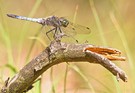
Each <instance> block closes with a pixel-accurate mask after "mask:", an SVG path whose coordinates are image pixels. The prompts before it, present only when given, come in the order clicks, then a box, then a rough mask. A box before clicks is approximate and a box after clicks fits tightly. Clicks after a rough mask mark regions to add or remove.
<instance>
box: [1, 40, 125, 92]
mask: <svg viewBox="0 0 135 93" xmlns="http://www.w3.org/2000/svg"><path fill="white" fill-rule="evenodd" d="M110 60H120V61H124V60H125V58H123V57H120V51H119V50H116V49H113V48H104V47H98V46H94V45H90V44H67V43H61V42H57V41H53V42H52V43H51V44H50V45H49V46H48V47H47V48H46V49H45V50H44V51H43V52H42V53H40V54H39V55H38V56H37V57H36V58H34V59H32V60H31V61H30V62H29V63H28V64H27V65H26V66H24V67H23V68H22V69H21V70H20V71H19V72H18V73H17V74H16V75H15V76H14V77H13V78H12V79H8V80H6V81H5V85H3V87H2V88H1V93H23V92H24V91H28V90H30V89H31V88H32V84H33V82H34V81H35V80H36V79H37V78H38V77H39V76H40V75H41V74H42V73H43V72H45V71H46V70H47V69H49V68H50V67H52V66H53V65H56V64H59V63H62V62H89V63H97V64H100V65H102V66H104V67H105V68H106V69H107V70H109V71H110V72H111V73H112V74H113V75H115V76H116V77H117V79H118V80H119V79H122V80H123V81H127V75H126V74H125V72H124V71H123V70H121V69H120V68H119V67H117V66H116V65H115V64H114V63H112V62H111V61H110ZM95 69H97V68H95Z"/></svg>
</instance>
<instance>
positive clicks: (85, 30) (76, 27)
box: [67, 22, 91, 34]
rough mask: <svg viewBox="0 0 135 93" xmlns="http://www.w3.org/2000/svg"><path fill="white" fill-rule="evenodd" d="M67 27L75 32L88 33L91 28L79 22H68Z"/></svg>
mask: <svg viewBox="0 0 135 93" xmlns="http://www.w3.org/2000/svg"><path fill="white" fill-rule="evenodd" d="M67 28H71V29H72V30H74V31H75V32H76V33H77V34H90V32H91V29H90V28H89V27H86V26H82V25H79V24H74V23H72V22H70V23H69V25H68V26H67Z"/></svg>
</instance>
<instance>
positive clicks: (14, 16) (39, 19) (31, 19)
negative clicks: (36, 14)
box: [7, 14, 45, 25]
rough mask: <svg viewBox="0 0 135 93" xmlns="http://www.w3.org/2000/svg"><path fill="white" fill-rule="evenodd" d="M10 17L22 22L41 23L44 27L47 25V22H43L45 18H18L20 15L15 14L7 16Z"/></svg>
mask: <svg viewBox="0 0 135 93" xmlns="http://www.w3.org/2000/svg"><path fill="white" fill-rule="evenodd" d="M7 16H8V17H11V18H16V19H20V20H26V21H31V22H37V23H40V24H42V25H45V22H43V18H29V17H25V16H18V15H14V14H7Z"/></svg>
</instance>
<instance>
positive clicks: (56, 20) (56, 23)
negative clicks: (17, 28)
mask: <svg viewBox="0 0 135 93" xmlns="http://www.w3.org/2000/svg"><path fill="white" fill-rule="evenodd" d="M7 16H8V17H11V18H15V19H21V20H27V21H31V22H36V23H39V24H41V25H43V26H51V27H53V28H52V29H50V30H49V31H47V32H46V36H47V37H48V39H49V40H51V38H50V37H49V36H48V34H49V33H50V32H52V31H54V34H53V38H54V39H56V37H57V36H58V34H60V33H61V34H62V35H65V34H63V33H66V32H69V33H70V32H72V33H74V35H76V34H77V33H78V32H79V33H82V34H89V33H90V32H91V31H90V28H89V27H85V26H82V25H78V24H74V23H72V22H70V21H69V20H67V19H66V18H64V17H58V16H48V17H45V18H30V17H25V16H19V15H15V14H7ZM63 29H64V30H63ZM66 29H68V31H67V30H66ZM66 36H68V35H66ZM70 36H71V37H72V35H70Z"/></svg>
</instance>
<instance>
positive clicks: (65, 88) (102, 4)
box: [0, 0, 135, 93]
mask: <svg viewBox="0 0 135 93" xmlns="http://www.w3.org/2000/svg"><path fill="white" fill-rule="evenodd" d="M134 9H135V0H0V82H1V83H0V86H1V85H2V84H3V83H4V81H5V80H6V79H7V78H8V77H12V76H14V75H15V74H16V73H17V72H18V71H19V70H20V69H21V68H22V67H23V66H24V65H26V64H27V63H28V62H29V61H30V60H31V59H32V58H35V57H36V55H38V54H39V53H40V52H41V51H43V50H44V49H45V47H46V46H47V45H48V44H49V41H48V39H47V38H46V36H45V34H44V33H42V32H45V31H46V30H45V29H41V28H42V26H41V25H39V24H37V23H32V22H27V21H22V20H17V19H12V18H9V17H7V16H6V14H8V13H12V14H17V15H23V16H28V17H46V16H51V15H56V16H59V17H61V16H62V17H66V18H67V19H69V20H70V21H73V22H75V23H77V24H80V25H83V26H88V27H90V29H91V33H90V34H77V35H76V36H75V38H76V39H77V40H79V43H85V41H86V40H87V41H88V43H89V44H93V45H97V46H104V47H113V48H117V49H119V50H121V52H122V56H125V57H126V61H125V62H120V61H118V62H117V61H115V62H114V63H115V64H116V65H118V66H119V67H120V68H121V69H123V70H124V71H125V72H126V74H127V75H128V82H126V83H125V82H123V81H121V80H120V81H119V82H117V80H116V77H114V76H113V75H112V74H111V73H110V72H109V71H108V70H106V69H105V68H104V67H102V66H100V65H98V64H90V63H86V62H85V63H83V62H82V63H70V65H68V66H67V64H66V63H62V64H58V65H56V66H53V67H52V68H51V69H49V70H47V71H46V72H45V73H44V74H43V75H42V78H40V79H41V80H40V81H37V82H36V83H35V84H34V88H33V89H32V90H31V91H29V92H28V93H134V92H135V84H134V83H135V74H134V72H135V63H134V60H135V58H134V57H133V56H134V55H135V41H134V39H135V31H134V30H135V10H134ZM40 30H43V31H42V32H41V33H40V34H39V35H38V37H35V34H36V33H38V32H39V31H40ZM34 40H36V43H35V44H34V45H33V41H34ZM63 41H66V42H69V43H76V42H74V40H72V39H68V38H66V39H64V40H63Z"/></svg>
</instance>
